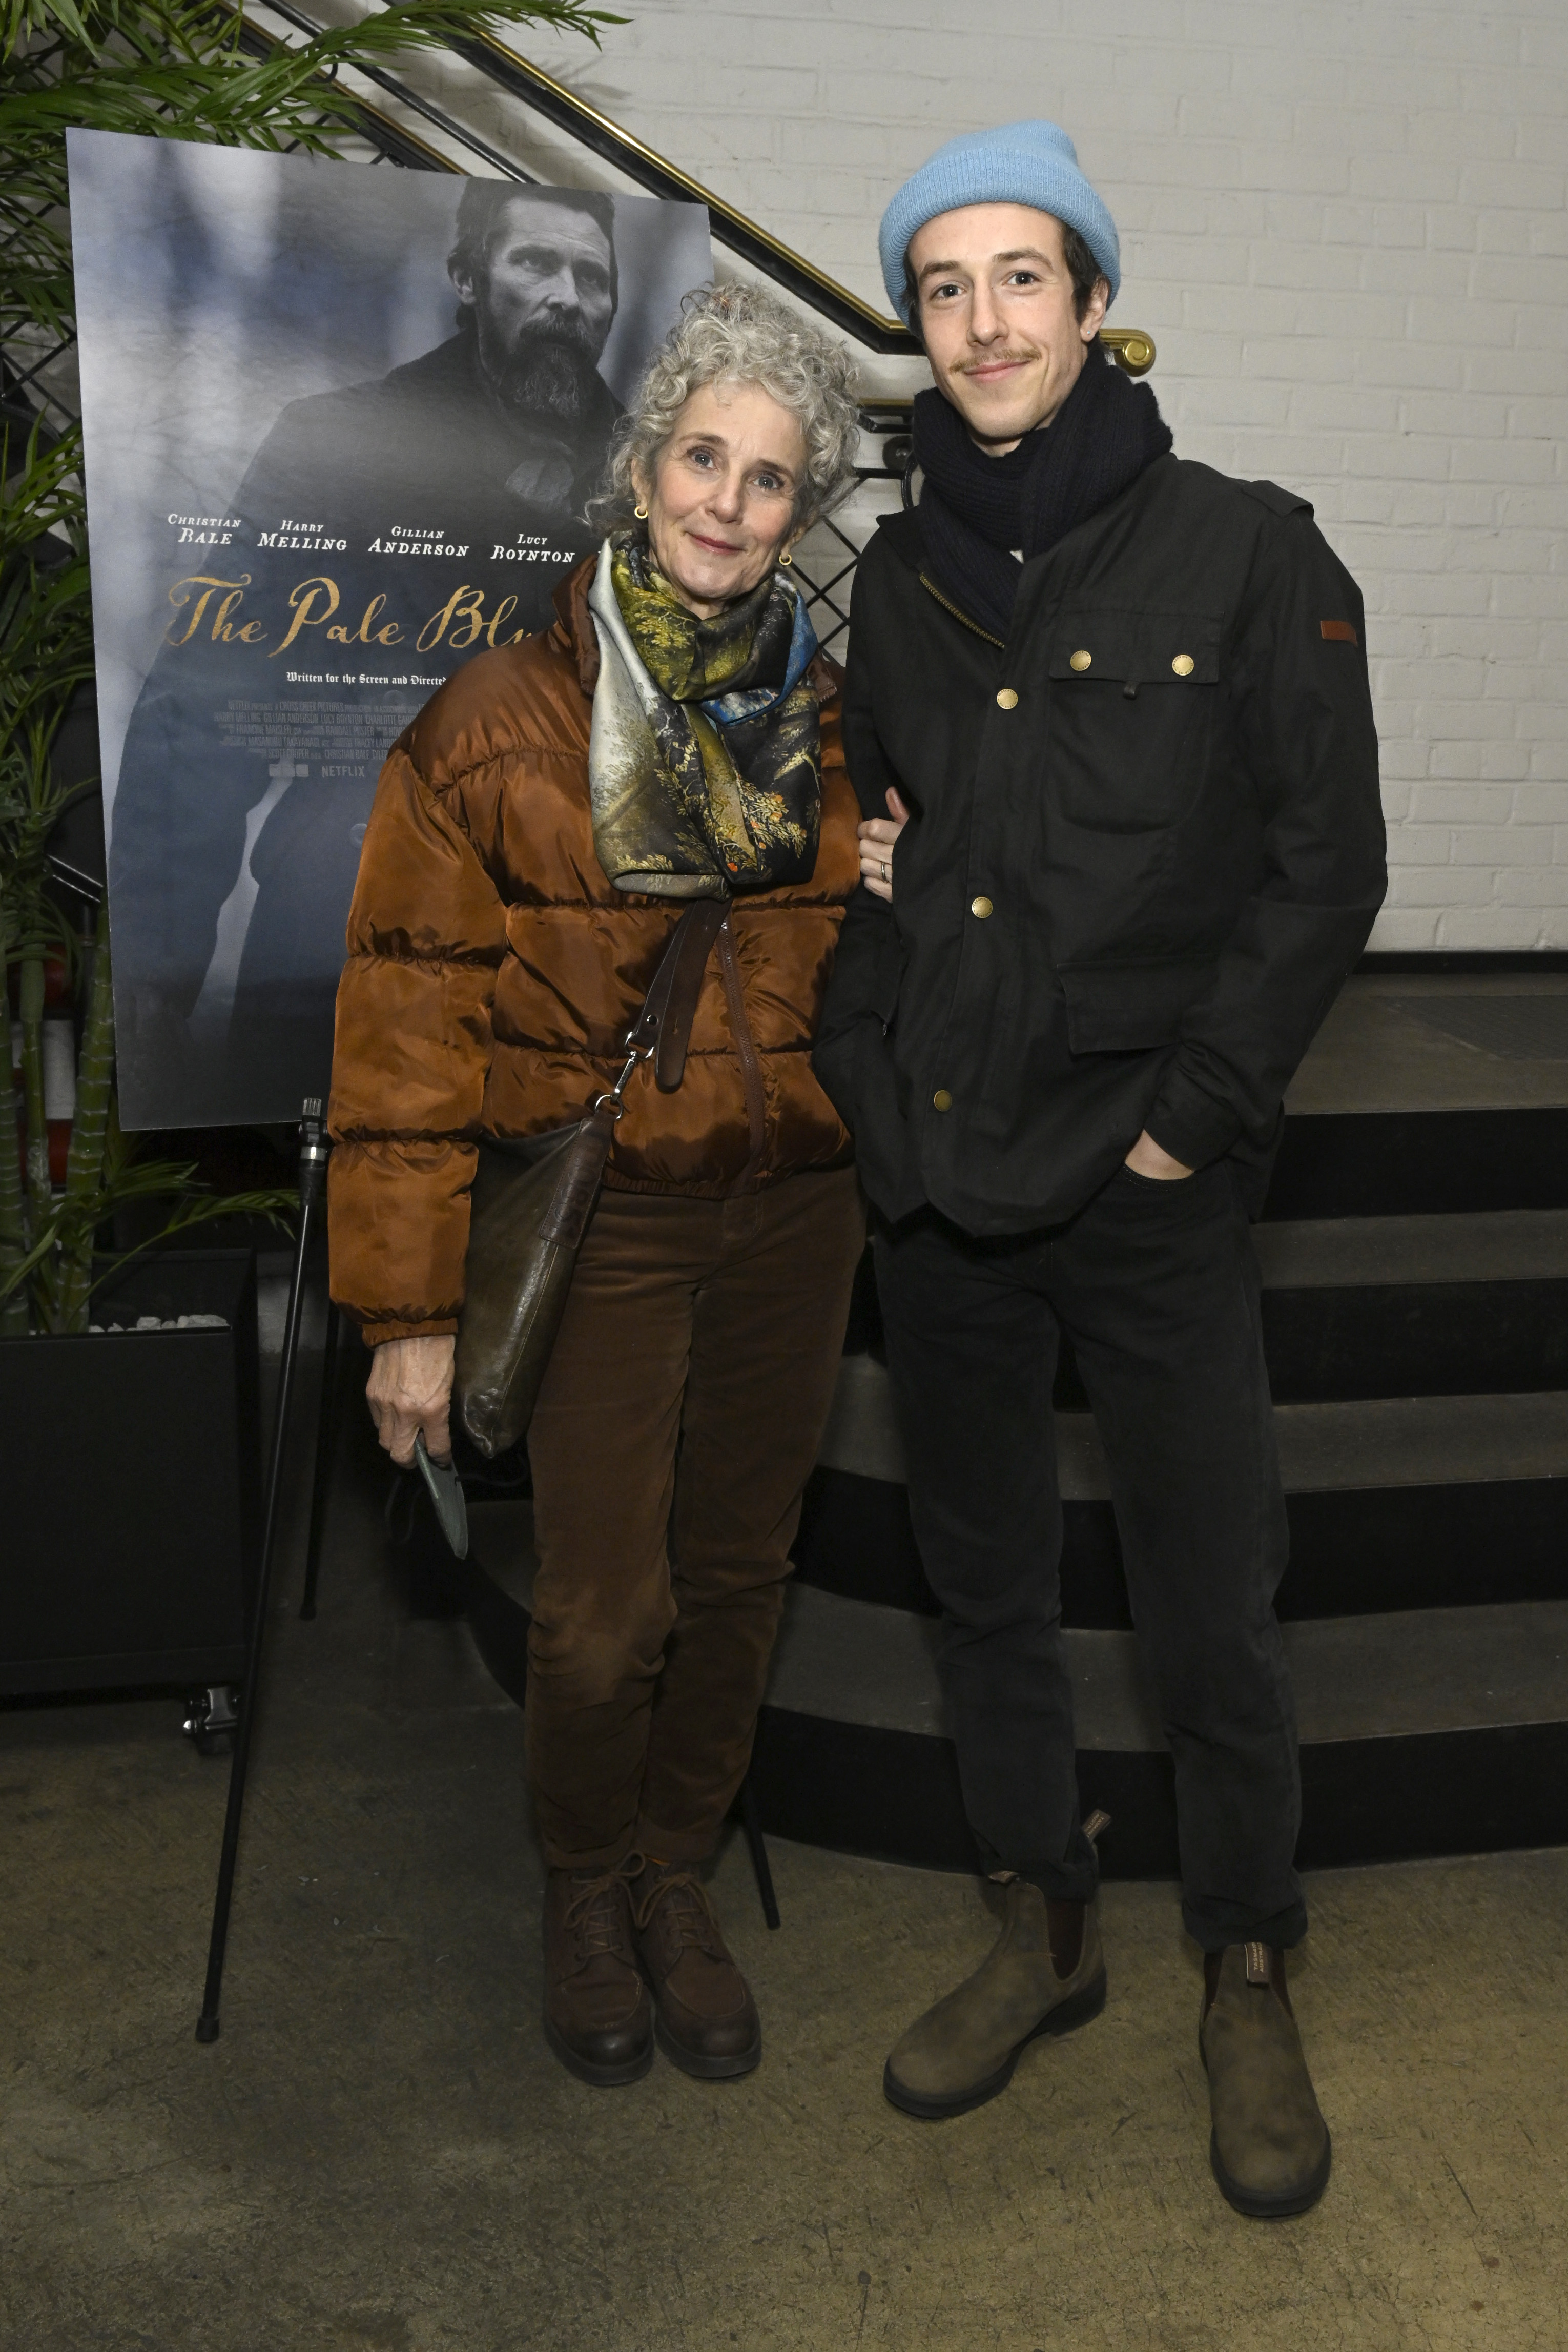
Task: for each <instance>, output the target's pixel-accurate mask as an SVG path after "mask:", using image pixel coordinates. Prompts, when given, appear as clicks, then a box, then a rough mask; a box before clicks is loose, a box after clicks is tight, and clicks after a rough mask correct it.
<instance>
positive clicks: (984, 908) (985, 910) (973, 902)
mask: <svg viewBox="0 0 1568 2352" xmlns="http://www.w3.org/2000/svg"><path fill="white" fill-rule="evenodd" d="M969 912H970V914H971V915H978V917H979V919H980V920H981V922H982V923H983V922H984V921H985V919H986V917H987V916H988V914H990V913H992V912H993V908H992V906H991V902H990V900H989V899H988V898H971V899H970V901H969Z"/></svg>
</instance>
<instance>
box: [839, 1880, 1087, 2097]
mask: <svg viewBox="0 0 1568 2352" xmlns="http://www.w3.org/2000/svg"><path fill="white" fill-rule="evenodd" d="M1104 2006H1105V1962H1104V1958H1103V1955H1102V1953H1101V1949H1100V1925H1099V1921H1098V1919H1097V1918H1096V1916H1095V1912H1094V1906H1093V1905H1092V1903H1057V1902H1051V1903H1048V1902H1047V1900H1046V1898H1045V1896H1044V1895H1043V1894H1042V1893H1041V1892H1040V1888H1039V1887H1038V1886H1033V1885H1030V1883H1029V1881H1028V1880H1027V1879H1022V1878H1015V1879H1014V1880H1013V1881H1012V1883H1011V1884H1010V1885H1009V1887H1008V1890H1007V1911H1006V1916H1005V1917H1004V1920H1003V1924H1002V1932H1001V1935H1000V1937H998V1940H997V1943H996V1945H995V1947H994V1948H993V1949H992V1950H991V1952H990V1953H989V1955H988V1958H986V1959H985V1960H983V1961H982V1962H981V1964H980V1966H979V1968H978V1969H977V1970H976V1971H975V1974H974V1975H973V1976H972V1977H969V1978H967V1979H966V1980H965V1981H964V1983H962V1984H961V1985H959V1986H958V1988H957V1990H956V1991H954V1992H950V1993H948V1994H947V1995H946V1998H945V1999H944V2000H939V2001H938V2002H937V2003H936V2007H935V2008H934V2009H928V2010H927V2011H926V2012H925V2016H924V2017H920V2018H916V2020H915V2023H914V2024H913V2025H912V2026H911V2027H910V2029H909V2031H908V2032H907V2033H906V2034H905V2035H904V2039H903V2041H902V2042H900V2043H899V2045H898V2047H897V2049H896V2050H895V2051H894V2053H893V2055H892V2057H891V2058H890V2059H889V2060H888V2062H887V2065H886V2067H885V2069H884V2070H883V2078H882V2087H883V2091H884V2092H885V2094H886V2095H887V2097H888V2098H889V2099H890V2100H891V2101H892V2103H893V2105H894V2106H895V2107H902V2108H903V2110H904V2114H905V2115H906V2116H922V2117H924V2118H925V2119H926V2120H928V2121H935V2120H936V2119H937V2118H939V2117H941V2116H961V2115H964V2114H965V2113H967V2110H968V2109H969V2108H970V2107H978V2106H981V2105H984V2103H985V2102H986V2100H987V2099H994V2098H995V2097H996V2095H997V2093H998V2091H1005V2090H1006V2088H1007V2086H1008V2084H1009V2083H1010V2082H1011V2080H1012V2074H1013V2068H1014V2067H1015V2066H1016V2065H1017V2064H1018V2062H1019V2058H1020V2056H1021V2055H1022V2053H1023V2052H1024V2051H1025V2049H1026V2048H1027V2047H1028V2045H1029V2044H1030V2042H1033V2041H1036V2040H1038V2038H1039V2037H1040V2035H1041V2034H1046V2033H1067V2032H1071V2029H1072V2028H1073V2026H1075V2025H1083V2024H1085V2023H1087V2021H1088V2020H1089V2019H1090V2018H1092V2017H1097V2016H1098V2015H1099V2013H1100V2011H1102V2010H1103V2008H1104Z"/></svg>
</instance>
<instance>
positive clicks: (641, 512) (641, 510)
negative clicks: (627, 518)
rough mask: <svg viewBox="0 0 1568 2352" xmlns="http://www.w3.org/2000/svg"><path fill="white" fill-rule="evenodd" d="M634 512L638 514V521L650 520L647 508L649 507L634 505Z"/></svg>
mask: <svg viewBox="0 0 1568 2352" xmlns="http://www.w3.org/2000/svg"><path fill="white" fill-rule="evenodd" d="M632 513H633V514H634V515H635V516H636V518H637V520H638V521H639V522H646V521H647V520H648V509H647V508H646V507H633V508H632Z"/></svg>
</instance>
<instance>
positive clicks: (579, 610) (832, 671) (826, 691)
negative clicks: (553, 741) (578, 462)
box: [550, 533, 920, 709]
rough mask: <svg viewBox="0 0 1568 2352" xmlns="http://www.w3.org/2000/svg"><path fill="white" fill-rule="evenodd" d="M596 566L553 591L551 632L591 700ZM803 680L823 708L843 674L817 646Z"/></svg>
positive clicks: (585, 566)
mask: <svg viewBox="0 0 1568 2352" xmlns="http://www.w3.org/2000/svg"><path fill="white" fill-rule="evenodd" d="M919 544H920V542H919V535H918V533H917V534H916V536H915V563H916V565H918V562H919ZM598 565H599V556H598V553H597V551H596V552H595V553H594V554H592V555H590V556H585V557H584V559H583V561H582V562H580V564H579V565H578V567H577V570H576V571H575V572H569V573H568V574H567V577H566V578H565V579H564V580H563V581H561V582H560V583H559V586H558V587H557V589H556V591H555V594H554V596H553V597H552V599H551V602H552V603H553V604H554V605H555V626H554V627H553V628H552V630H551V631H550V635H551V636H552V637H554V639H555V641H556V643H557V645H559V646H560V648H561V650H562V652H563V653H566V654H569V655H570V656H571V659H572V660H573V661H574V662H575V663H576V665H577V681H578V684H579V685H580V687H581V688H582V690H583V693H584V694H585V695H586V696H587V697H588V698H589V700H590V701H592V699H593V689H594V688H595V687H596V686H597V685H598V683H599V632H598V630H597V629H596V628H595V627H594V625H593V614H592V613H591V611H590V609H589V604H588V592H589V590H590V589H591V587H592V585H593V575H594V572H596V570H597V569H598ZM806 681H807V684H808V685H809V686H810V688H811V691H812V692H813V694H815V696H816V698H817V700H818V702H819V703H820V704H821V706H822V707H823V708H824V709H825V708H826V707H827V705H828V704H829V703H830V702H831V701H832V700H833V699H834V698H835V696H836V695H837V694H838V692H839V689H840V688H841V686H842V685H843V682H844V674H843V671H842V670H841V668H840V667H839V665H838V663H837V662H836V661H834V659H833V657H832V656H831V654H825V653H823V652H822V651H821V648H820V647H819V649H818V651H817V652H816V653H815V654H813V656H811V666H810V669H808V671H807V672H806Z"/></svg>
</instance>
